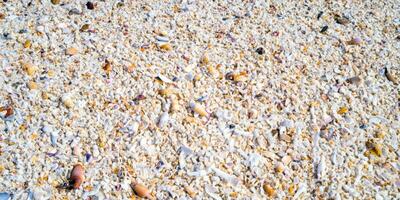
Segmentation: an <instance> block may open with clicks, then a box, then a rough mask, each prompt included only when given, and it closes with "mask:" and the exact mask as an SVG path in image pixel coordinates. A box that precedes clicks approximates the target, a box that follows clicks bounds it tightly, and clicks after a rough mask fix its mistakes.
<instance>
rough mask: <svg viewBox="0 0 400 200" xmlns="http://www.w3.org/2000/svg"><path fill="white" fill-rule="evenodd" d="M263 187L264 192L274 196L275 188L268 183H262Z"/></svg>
mask: <svg viewBox="0 0 400 200" xmlns="http://www.w3.org/2000/svg"><path fill="white" fill-rule="evenodd" d="M263 189H264V192H265V193H266V194H267V195H268V196H269V197H273V196H275V193H276V192H275V189H274V188H272V187H271V186H270V185H269V184H266V183H265V184H264V185H263Z"/></svg>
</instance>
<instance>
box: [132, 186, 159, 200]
mask: <svg viewBox="0 0 400 200" xmlns="http://www.w3.org/2000/svg"><path fill="white" fill-rule="evenodd" d="M131 187H132V189H133V191H134V192H135V194H136V195H138V196H139V197H142V198H148V199H154V197H153V196H152V195H151V193H150V190H149V189H147V187H146V186H144V185H142V184H140V183H136V182H135V183H131Z"/></svg>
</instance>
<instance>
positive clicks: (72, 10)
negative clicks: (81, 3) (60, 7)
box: [68, 8, 81, 15]
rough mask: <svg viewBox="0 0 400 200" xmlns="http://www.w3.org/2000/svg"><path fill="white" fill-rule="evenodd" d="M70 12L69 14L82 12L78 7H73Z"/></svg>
mask: <svg viewBox="0 0 400 200" xmlns="http://www.w3.org/2000/svg"><path fill="white" fill-rule="evenodd" d="M68 14H69V15H80V14H81V12H80V11H79V10H78V9H76V8H72V9H71V10H70V11H69V12H68Z"/></svg>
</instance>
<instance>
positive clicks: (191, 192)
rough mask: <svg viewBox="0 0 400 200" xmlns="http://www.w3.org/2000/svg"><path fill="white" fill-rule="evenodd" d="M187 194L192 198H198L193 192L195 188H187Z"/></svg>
mask: <svg viewBox="0 0 400 200" xmlns="http://www.w3.org/2000/svg"><path fill="white" fill-rule="evenodd" d="M185 192H186V193H188V195H189V196H190V197H191V198H194V197H196V192H195V191H194V190H193V188H191V187H190V186H185Z"/></svg>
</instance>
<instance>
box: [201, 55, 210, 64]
mask: <svg viewBox="0 0 400 200" xmlns="http://www.w3.org/2000/svg"><path fill="white" fill-rule="evenodd" d="M208 63H210V60H209V59H208V56H207V55H204V56H203V57H201V59H200V64H201V65H207V64H208Z"/></svg>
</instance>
